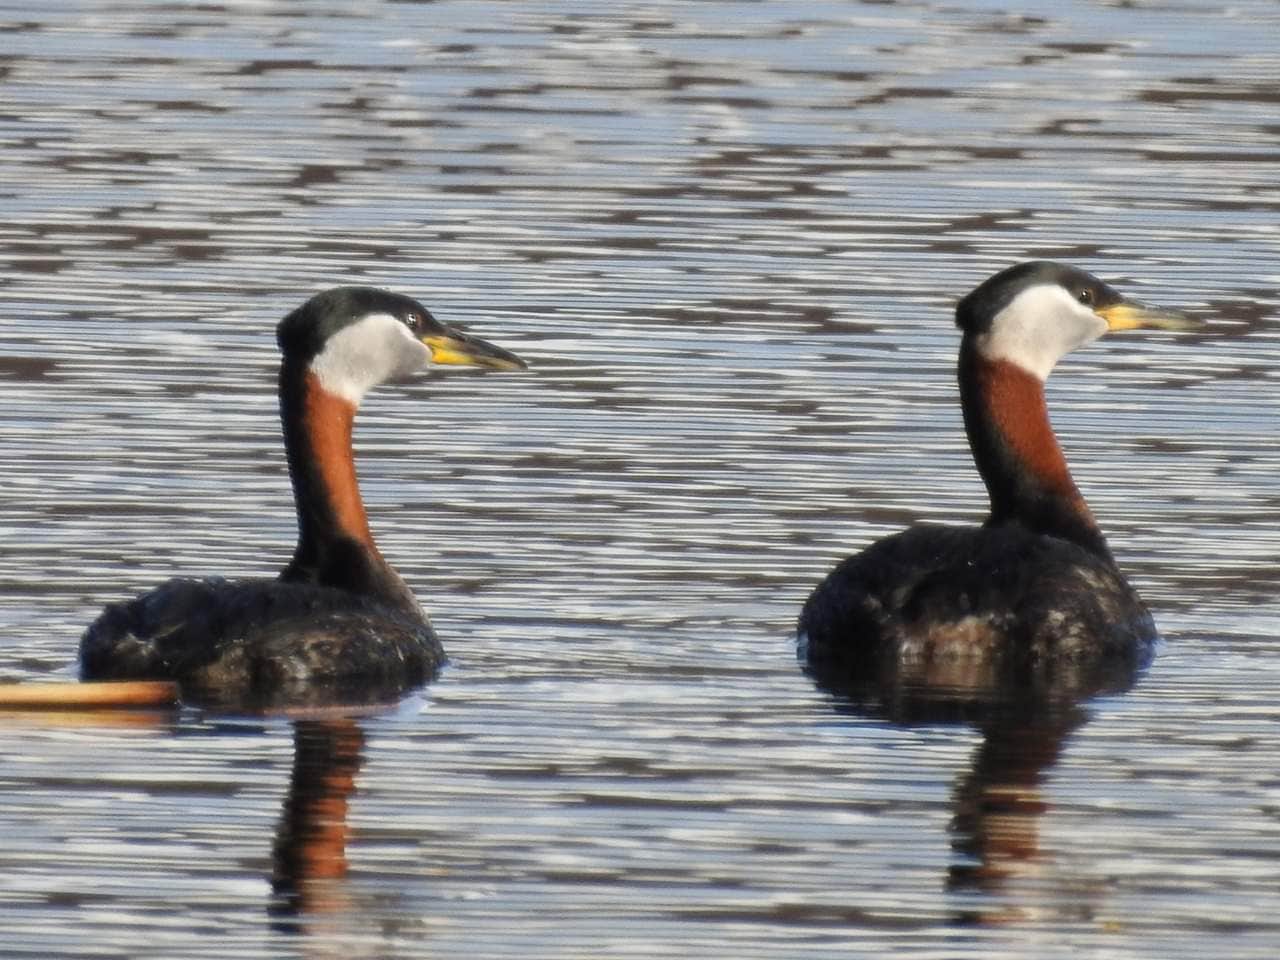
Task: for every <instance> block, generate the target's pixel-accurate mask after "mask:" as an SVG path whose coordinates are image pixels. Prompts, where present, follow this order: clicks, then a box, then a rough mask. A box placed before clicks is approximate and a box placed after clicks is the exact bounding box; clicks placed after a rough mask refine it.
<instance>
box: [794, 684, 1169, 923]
mask: <svg viewBox="0 0 1280 960" xmlns="http://www.w3.org/2000/svg"><path fill="white" fill-rule="evenodd" d="M852 666H857V665H852ZM852 666H851V665H848V664H842V665H841V672H840V673H839V674H830V673H827V674H819V673H813V674H812V676H813V679H814V681H815V683H816V684H817V685H818V686H819V687H820V688H822V689H824V690H826V691H828V692H829V693H832V694H834V695H835V696H836V697H837V700H836V709H837V710H839V711H841V712H844V713H849V714H854V715H858V716H864V717H872V718H875V719H879V720H888V721H889V722H891V723H894V724H897V725H900V726H908V727H909V726H918V725H922V724H934V725H939V724H940V725H959V726H972V727H976V728H977V729H978V730H980V731H981V732H982V736H983V739H982V743H981V744H980V746H979V747H978V749H977V751H976V752H975V754H974V756H973V761H972V763H971V765H970V767H969V769H968V770H967V771H966V772H965V773H964V774H963V775H962V776H961V777H960V778H959V780H958V781H957V783H956V786H955V789H954V791H953V795H952V797H953V817H952V821H951V846H952V849H953V850H954V851H955V852H956V860H955V862H954V863H953V864H952V865H951V866H950V867H949V868H948V871H947V875H946V877H945V878H944V882H945V886H946V889H947V890H948V891H951V892H953V893H956V894H958V895H960V897H962V898H963V897H967V900H968V903H967V905H963V906H959V907H957V909H956V912H955V914H954V921H955V922H956V923H958V924H963V925H973V924H982V925H988V924H991V925H995V924H1017V923H1019V922H1023V921H1029V920H1033V919H1037V917H1036V914H1037V913H1041V912H1043V909H1049V910H1057V909H1059V908H1061V909H1063V910H1070V911H1076V910H1078V909H1080V907H1081V904H1080V902H1079V898H1080V895H1081V892H1082V891H1081V889H1080V888H1079V885H1077V884H1070V883H1069V885H1070V886H1072V887H1073V888H1074V889H1072V890H1071V891H1065V892H1064V891H1062V890H1058V891H1056V892H1055V891H1054V890H1053V889H1051V888H1050V885H1047V884H1045V883H1042V882H1041V881H1042V880H1043V878H1044V876H1045V875H1046V874H1049V873H1054V872H1055V871H1053V870H1052V867H1053V865H1052V864H1048V863H1046V862H1045V858H1044V857H1043V855H1042V854H1041V849H1040V829H1041V824H1042V821H1043V819H1044V817H1045V816H1046V815H1047V814H1050V813H1051V812H1052V808H1051V806H1050V804H1049V803H1048V802H1047V801H1046V799H1045V797H1044V795H1043V793H1042V789H1041V788H1042V785H1043V783H1044V781H1045V778H1046V777H1047V776H1048V774H1049V773H1050V771H1052V769H1053V767H1054V765H1055V764H1056V763H1057V762H1058V759H1059V757H1060V756H1061V754H1062V751H1063V749H1064V747H1065V746H1066V744H1067V742H1068V740H1069V739H1070V737H1071V736H1072V734H1074V733H1075V732H1076V731H1078V730H1079V729H1080V727H1081V726H1082V725H1083V724H1084V723H1085V722H1086V720H1087V719H1088V715H1087V712H1086V710H1085V709H1084V708H1083V707H1082V706H1081V704H1082V703H1083V702H1084V701H1086V700H1088V699H1089V698H1091V697H1095V696H1098V695H1101V694H1116V693H1122V692H1124V691H1126V690H1128V689H1129V688H1130V687H1132V686H1133V684H1134V682H1136V680H1137V678H1138V676H1139V675H1140V673H1141V671H1142V670H1143V669H1144V668H1145V666H1146V664H1145V663H1127V662H1117V663H1103V664H1089V665H1087V668H1085V667H1081V668H1078V669H1064V670H1060V671H1058V672H1056V673H1049V672H1047V671H1038V672H1033V673H1028V674H1023V675H1019V674H1013V673H999V672H995V671H989V670H988V671H982V670H978V671H975V670H971V669H970V670H967V671H956V670H950V671H942V672H939V671H934V672H932V673H929V674H927V675H925V674H920V673H913V674H911V675H909V676H908V675H904V674H903V673H901V672H899V671H897V670H893V669H883V668H880V667H879V666H878V665H867V666H868V669H866V670H862V671H858V670H854V669H852ZM1064 879H1066V878H1063V877H1061V876H1060V875H1059V876H1057V877H1056V881H1057V882H1058V883H1061V882H1062V881H1063V880H1064ZM1019 881H1025V885H1024V886H1019ZM975 895H976V896H975ZM1046 898H1047V899H1046ZM1033 900H1034V901H1035V902H1036V903H1037V904H1039V905H1040V906H1039V907H1037V908H1036V909H1035V910H1033V909H1031V908H1030V907H1028V906H1026V905H1027V904H1029V903H1031V902H1032V901H1033Z"/></svg>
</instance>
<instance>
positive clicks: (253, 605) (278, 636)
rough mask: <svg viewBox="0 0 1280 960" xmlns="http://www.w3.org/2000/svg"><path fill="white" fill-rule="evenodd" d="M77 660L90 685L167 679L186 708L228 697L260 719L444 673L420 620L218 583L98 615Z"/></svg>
mask: <svg viewBox="0 0 1280 960" xmlns="http://www.w3.org/2000/svg"><path fill="white" fill-rule="evenodd" d="M303 638H305V642H301V641H302V640H303ZM80 655H81V662H82V669H83V671H84V672H85V673H86V675H90V676H93V677H94V678H95V679H100V680H111V679H147V678H155V679H163V678H170V677H175V676H176V677H181V678H183V696H184V697H185V698H187V699H189V700H192V701H194V702H201V703H210V702H216V701H218V700H220V699H222V698H223V697H224V696H226V693H227V691H235V693H234V696H233V697H231V699H232V700H233V701H234V703H235V704H236V705H238V706H241V707H245V708H259V709H260V708H264V707H268V706H272V705H276V704H290V705H299V704H301V703H305V702H307V701H309V700H315V701H317V702H324V703H341V702H345V701H348V700H350V701H356V700H359V701H370V700H377V699H379V698H380V696H382V695H385V696H387V697H392V696H395V695H396V693H397V692H403V690H404V689H405V688H406V687H410V686H417V685H419V684H421V683H425V682H426V681H428V680H430V679H431V678H432V677H433V676H434V675H435V674H436V672H437V671H438V670H439V668H440V667H441V665H442V664H443V663H444V661H445V654H444V649H443V647H442V645H441V644H440V641H439V640H438V638H437V637H436V634H435V631H434V630H433V629H432V627H431V623H430V621H429V620H427V618H426V617H425V616H424V615H423V614H422V613H421V612H420V611H417V612H414V611H410V610H406V609H399V608H396V607H392V606H388V605H387V604H385V603H382V602H380V601H379V600H377V599H375V598H371V597H365V596H361V595H359V594H354V593H349V592H347V591H341V590H335V589H333V588H331V587H323V586H316V585H314V584H308V583H288V582H283V581H280V580H271V579H260V580H225V579H223V578H221V577H210V578H205V579H188V578H175V579H173V580H169V581H167V582H166V583H163V584H161V585H160V586H158V587H156V588H155V589H154V590H151V591H149V592H147V593H145V594H143V595H141V596H139V597H137V598H135V599H133V600H127V601H122V602H119V603H112V604H109V605H107V607H106V608H105V609H104V610H103V612H102V614H101V616H99V617H98V619H97V620H95V621H94V623H93V624H92V625H91V626H90V627H89V629H88V630H87V631H86V632H85V635H84V637H83V639H82V641H81V648H80ZM346 692H350V695H351V696H350V697H347V696H346V695H345V694H346Z"/></svg>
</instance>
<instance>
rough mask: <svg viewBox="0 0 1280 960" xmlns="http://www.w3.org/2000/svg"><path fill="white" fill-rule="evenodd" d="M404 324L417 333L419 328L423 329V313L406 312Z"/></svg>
mask: <svg viewBox="0 0 1280 960" xmlns="http://www.w3.org/2000/svg"><path fill="white" fill-rule="evenodd" d="M404 325H405V326H406V327H408V328H409V329H410V330H412V331H413V332H414V333H417V332H418V331H419V330H421V329H422V314H420V313H407V314H405V317H404Z"/></svg>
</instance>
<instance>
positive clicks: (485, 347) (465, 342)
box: [422, 329, 529, 370]
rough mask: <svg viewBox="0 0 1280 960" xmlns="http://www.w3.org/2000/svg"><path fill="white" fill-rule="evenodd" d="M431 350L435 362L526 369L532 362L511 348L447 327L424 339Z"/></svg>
mask: <svg viewBox="0 0 1280 960" xmlns="http://www.w3.org/2000/svg"><path fill="white" fill-rule="evenodd" d="M422 342H423V343H425V344H426V345H427V349H429V350H430V351H431V362H432V363H444V364H451V365H463V366H468V367H487V368H488V369H490V370H524V369H526V368H527V367H528V366H529V365H528V364H527V363H525V362H524V361H523V360H521V359H520V358H519V357H517V356H516V355H515V354H514V353H511V352H510V351H508V350H503V349H502V348H501V347H499V346H495V345H494V344H492V343H489V342H488V341H487V340H481V339H480V338H479V337H473V336H471V335H470V334H467V333H463V332H462V331H461V330H453V329H446V330H445V332H444V333H432V334H428V335H427V336H425V337H423V338H422Z"/></svg>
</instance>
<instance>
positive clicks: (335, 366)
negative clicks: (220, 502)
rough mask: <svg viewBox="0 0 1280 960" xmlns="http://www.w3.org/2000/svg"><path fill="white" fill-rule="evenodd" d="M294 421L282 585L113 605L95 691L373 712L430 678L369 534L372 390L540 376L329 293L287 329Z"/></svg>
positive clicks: (391, 299) (198, 586) (97, 653)
mask: <svg viewBox="0 0 1280 960" xmlns="http://www.w3.org/2000/svg"><path fill="white" fill-rule="evenodd" d="M276 340H277V342H278V344H279V348H280V352H281V363H280V372H279V399H280V419H281V423H282V426H283V433H284V446H285V451H286V454H287V460H288V467H289V477H290V480H291V481H292V485H293V495H294V502H295V506H296V510H297V518H298V542H297V546H296V548H295V550H294V553H293V557H292V559H291V560H290V562H289V563H288V565H287V566H286V567H285V568H284V570H283V571H282V572H281V573H280V574H279V576H277V577H276V578H274V579H265V578H264V579H245V580H228V579H224V578H222V577H209V578H204V579H193V578H186V577H179V578H176V579H172V580H169V581H167V582H165V583H163V584H161V585H160V586H158V587H156V588H155V589H153V590H151V591H149V592H147V593H144V594H142V595H140V596H137V597H135V598H134V599H131V600H126V601H123V602H118V603H112V604H109V605H108V606H107V607H106V608H105V609H104V610H103V611H102V613H101V614H100V615H99V616H98V618H97V619H96V620H94V622H93V623H92V624H91V625H90V626H89V627H88V629H87V630H86V631H85V632H84V634H83V636H82V637H81V641H80V676H81V679H82V680H95V681H97V680H136V679H161V680H172V681H176V682H177V683H178V684H179V686H180V689H181V691H182V695H183V697H184V699H190V700H194V701H212V702H219V703H231V704H237V705H252V706H275V705H282V704H283V705H288V704H294V703H340V702H369V701H371V700H384V699H388V698H394V697H397V696H399V695H401V694H403V693H404V692H406V691H407V690H409V689H412V688H413V687H416V686H418V685H420V684H422V683H424V682H426V681H427V680H429V679H430V678H431V677H432V676H434V674H435V673H436V672H437V670H438V669H439V667H440V666H441V664H442V663H443V662H444V659H445V655H444V649H443V647H442V645H441V643H440V640H439V638H438V637H437V636H436V633H435V631H434V629H433V628H432V626H431V622H430V620H429V619H428V617H427V615H426V613H425V612H424V611H423V608H422V607H421V605H420V604H419V603H418V601H417V599H416V598H415V597H414V595H413V592H412V591H411V590H410V589H409V586H408V585H407V584H406V583H405V581H404V580H403V579H402V578H401V577H400V575H399V574H398V573H397V572H396V571H395V570H394V569H393V568H392V566H391V564H390V563H388V562H387V560H386V559H385V558H384V557H383V555H382V553H381V552H380V551H379V550H378V547H377V545H376V544H375V543H374V539H373V535H372V533H371V532H370V528H369V521H368V517H367V515H366V512H365V506H364V502H363V500H362V499H361V497H360V490H359V486H358V484H357V477H356V467H355V460H354V457H353V454H352V433H353V427H354V421H355V415H356V411H357V408H358V407H359V404H360V401H361V399H362V398H363V397H364V395H365V393H366V392H367V391H369V390H370V389H371V388H373V387H375V386H377V385H379V384H382V383H385V382H388V381H395V380H402V379H404V378H407V377H409V376H410V375H412V374H414V373H416V372H418V371H419V370H421V369H423V368H424V367H427V366H428V365H430V364H461V365H471V366H477V367H483V368H489V369H494V370H520V369H524V368H525V367H526V364H525V362H524V361H523V360H521V359H520V358H519V357H517V356H516V355H515V354H513V353H509V352H508V351H506V350H504V349H502V348H501V347H498V346H495V345H494V344H491V343H488V342H486V341H484V340H481V339H479V338H477V337H474V336H471V335H469V334H467V333H464V332H462V331H460V330H458V329H455V328H453V327H450V326H446V325H445V324H443V323H441V322H440V321H438V320H437V319H436V318H435V317H433V316H432V315H431V313H430V312H429V311H428V310H427V309H426V308H425V307H424V306H422V304H420V303H418V302H417V301H416V300H414V299H412V298H410V297H407V296H402V295H400V294H396V293H391V292H387V291H383V290H378V289H374V288H371V287H361V286H347V287H336V288H333V289H330V290H326V291H324V292H322V293H318V294H316V295H315V296H313V297H312V298H311V299H309V300H308V301H307V302H306V303H304V304H302V306H300V307H298V308H297V309H295V310H294V311H293V312H291V313H290V314H289V315H288V316H286V317H285V318H284V319H283V320H282V321H280V323H279V325H278V326H277V328H276Z"/></svg>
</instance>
